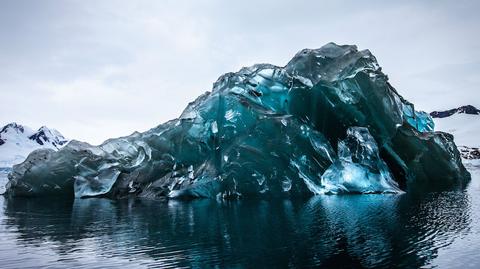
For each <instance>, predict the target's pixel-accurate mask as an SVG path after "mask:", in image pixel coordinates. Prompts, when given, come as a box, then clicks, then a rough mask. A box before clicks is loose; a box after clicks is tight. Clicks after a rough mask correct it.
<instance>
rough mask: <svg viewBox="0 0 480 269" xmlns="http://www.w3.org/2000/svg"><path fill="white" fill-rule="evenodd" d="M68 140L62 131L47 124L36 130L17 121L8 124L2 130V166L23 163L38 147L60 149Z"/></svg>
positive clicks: (0, 154) (0, 163) (0, 164)
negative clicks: (50, 127)
mask: <svg viewBox="0 0 480 269" xmlns="http://www.w3.org/2000/svg"><path fill="white" fill-rule="evenodd" d="M67 142H68V140H67V139H65V137H63V135H62V134H60V132H58V131H57V130H55V129H49V128H48V127H46V126H43V127H41V128H40V129H38V130H36V131H34V130H32V129H31V128H29V127H27V126H22V125H20V124H17V123H10V124H7V125H5V126H4V127H3V128H2V129H1V130H0V167H12V166H13V165H14V164H17V163H21V162H23V161H24V160H25V159H26V158H27V156H28V154H30V152H32V151H34V150H36V149H40V148H50V149H53V150H58V149H59V148H61V147H62V146H64V145H65V144H66V143H67Z"/></svg>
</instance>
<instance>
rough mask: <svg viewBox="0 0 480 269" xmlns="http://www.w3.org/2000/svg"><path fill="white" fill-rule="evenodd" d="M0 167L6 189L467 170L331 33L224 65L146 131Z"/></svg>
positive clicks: (194, 187)
mask: <svg viewBox="0 0 480 269" xmlns="http://www.w3.org/2000/svg"><path fill="white" fill-rule="evenodd" d="M9 177H10V180H9V183H8V184H7V193H8V194H9V195H11V196H41V195H69V196H72V197H73V196H76V197H91V196H106V197H111V198H121V197H130V196H133V197H148V198H158V197H171V198H176V197H212V198H213V197H219V198H234V197H239V196H297V195H298V196H303V195H308V194H322V193H331V194H337V193H383V192H390V193H398V192H401V191H407V192H409V191H424V190H433V189H434V190H437V189H459V188H463V187H464V186H465V184H466V183H467V182H468V181H469V179H470V175H469V173H468V172H467V171H466V170H465V168H464V167H463V165H462V163H461V161H460V157H459V153H458V150H457V148H456V146H455V144H454V143H453V137H452V136H451V135H449V134H446V133H442V132H434V124H433V121H432V119H431V118H430V116H429V115H428V114H426V113H424V112H418V111H415V109H414V106H413V104H411V103H409V102H407V101H406V100H404V99H403V98H402V97H401V96H400V95H399V94H398V92H397V91H396V90H395V89H394V88H393V87H392V86H391V85H390V84H389V83H388V78H387V76H386V75H385V74H383V73H382V71H381V68H380V67H379V65H378V64H377V61H376V59H375V57H374V56H373V55H372V54H371V53H370V52H369V51H368V50H362V51H358V50H357V48H356V47H355V46H339V45H336V44H334V43H329V44H327V45H325V46H323V47H321V48H320V49H314V50H308V49H305V50H302V51H300V52H299V53H297V55H295V57H294V58H293V59H292V60H291V61H290V62H289V63H288V64H287V65H286V66H285V67H277V66H273V65H268V64H260V65H254V66H252V67H248V68H243V69H241V70H240V71H238V72H236V73H227V74H225V75H223V76H221V77H220V78H219V79H218V81H217V82H215V84H214V86H213V90H212V91H211V92H206V93H205V94H203V95H201V96H200V97H198V98H197V99H196V100H195V101H194V102H191V103H190V104H189V105H188V106H187V108H186V109H185V110H184V111H183V113H182V114H181V116H180V117H179V118H178V119H174V120H171V121H169V122H166V123H164V124H161V125H159V126H157V127H155V128H153V129H151V130H149V131H147V132H144V133H134V134H132V135H130V136H127V137H122V138H116V139H110V140H107V141H105V142H104V143H103V144H101V145H99V146H91V145H89V144H86V143H82V142H78V141H72V142H70V143H69V144H68V145H67V146H65V147H64V148H62V149H61V150H59V151H58V152H53V151H50V150H38V151H35V152H33V153H32V154H30V156H29V157H28V159H27V160H26V161H25V162H24V163H22V164H19V165H16V166H15V167H14V169H13V172H12V173H11V174H10V176H9Z"/></svg>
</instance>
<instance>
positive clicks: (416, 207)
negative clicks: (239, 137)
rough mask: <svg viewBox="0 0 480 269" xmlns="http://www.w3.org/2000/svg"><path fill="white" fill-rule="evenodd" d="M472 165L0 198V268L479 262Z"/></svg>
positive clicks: (478, 203)
mask: <svg viewBox="0 0 480 269" xmlns="http://www.w3.org/2000/svg"><path fill="white" fill-rule="evenodd" d="M477 169H478V168H477ZM476 171H480V169H479V170H476ZM473 175H474V178H473V180H472V182H471V183H470V185H469V187H468V188H467V190H465V191H463V192H441V193H431V194H428V195H425V196H424V197H418V196H414V195H412V194H403V195H344V196H317V197H312V198H310V199H305V200H288V199H283V200H268V201H267V200H246V199H244V200H240V201H230V202H219V201H215V200H194V201H168V202H167V201H148V200H122V201H111V200H107V199H82V200H75V201H70V202H66V201H62V200H55V199H15V200H6V199H4V198H3V197H0V267H1V268H4V269H5V268H42V267H44V268H70V267H74V268H119V267H124V268H180V267H186V268H190V267H193V268H212V267H214V268H224V267H227V268H244V267H246V268H262V267H266V268H282V267H325V268H332V267H335V268H362V267H366V268H372V267H376V268H377V267H384V268H392V267H402V268H419V267H425V268H433V267H438V268H480V172H475V173H474V174H473Z"/></svg>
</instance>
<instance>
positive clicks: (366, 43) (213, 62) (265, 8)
mask: <svg viewBox="0 0 480 269" xmlns="http://www.w3.org/2000/svg"><path fill="white" fill-rule="evenodd" d="M387 2H388V3H387ZM400 2H401V3H400ZM479 3H480V1H461V0H456V1H424V2H422V1H411V2H410V1H338V0H334V1H299V0H296V1H283V2H282V1H278V0H272V1H245V0H242V1H220V0H218V1H216V0H212V1H198V0H196V1H193V0H192V1H179V0H175V1H36V0H31V1H22V0H11V1H10V0H2V1H0V96H1V102H0V124H2V125H3V124H6V123H9V122H12V121H16V122H18V123H21V124H25V125H28V126H30V127H32V128H38V127H40V126H41V125H47V126H49V127H53V128H56V129H58V130H59V131H60V132H62V133H63V134H64V135H65V136H67V137H69V138H75V139H79V140H83V141H87V142H90V143H94V144H97V143H100V142H102V141H103V140H105V139H107V138H109V137H116V136H122V135H128V134H130V133H132V132H133V131H135V130H139V131H144V130H147V129H149V128H151V127H154V126H156V125H158V124H160V123H162V122H164V121H166V120H169V119H172V118H175V117H177V116H178V115H179V114H180V113H181V111H182V110H183V108H184V107H185V106H186V104H187V103H188V102H189V101H192V100H194V99H195V97H196V96H198V95H199V94H201V93H203V92H205V91H207V90H210V89H211V86H212V83H213V82H214V81H215V80H216V79H217V78H218V77H219V76H220V75H221V74H223V73H226V72H230V71H237V70H238V69H239V68H240V67H242V66H248V65H252V64H254V63H272V64H275V65H280V66H283V65H285V64H286V63H287V62H288V60H289V59H290V58H291V57H293V55H294V54H295V53H296V52H297V51H299V50H301V49H303V48H318V47H321V46H322V45H324V44H325V43H328V42H330V41H333V42H336V43H339V44H356V45H357V46H358V47H359V49H370V50H371V51H372V53H373V54H374V55H375V56H376V57H377V59H378V61H379V63H380V65H381V66H382V67H383V71H384V72H385V73H387V74H388V75H389V78H390V81H391V83H392V84H393V86H394V87H396V88H397V90H398V91H399V92H400V93H401V94H402V95H403V96H404V97H406V98H407V99H409V100H410V101H411V102H413V103H415V104H416V107H417V109H422V110H426V111H431V110H434V109H445V108H451V107H455V106H458V105H462V104H473V105H476V106H480V89H479V86H478V85H479V84H480V76H479V74H478V72H479V70H480V16H478V12H479V10H480V4H479Z"/></svg>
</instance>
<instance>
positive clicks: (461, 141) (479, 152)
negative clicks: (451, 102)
mask: <svg viewBox="0 0 480 269" xmlns="http://www.w3.org/2000/svg"><path fill="white" fill-rule="evenodd" d="M430 115H431V116H432V117H433V120H434V121H435V129H436V130H438V131H444V132H447V133H451V134H453V135H454V137H455V138H454V139H455V143H456V144H457V146H458V148H459V150H460V152H461V153H462V157H463V158H465V159H480V110H479V109H477V108H475V107H474V106H470V105H468V106H462V107H459V108H454V109H450V110H446V111H434V112H432V113H430Z"/></svg>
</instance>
